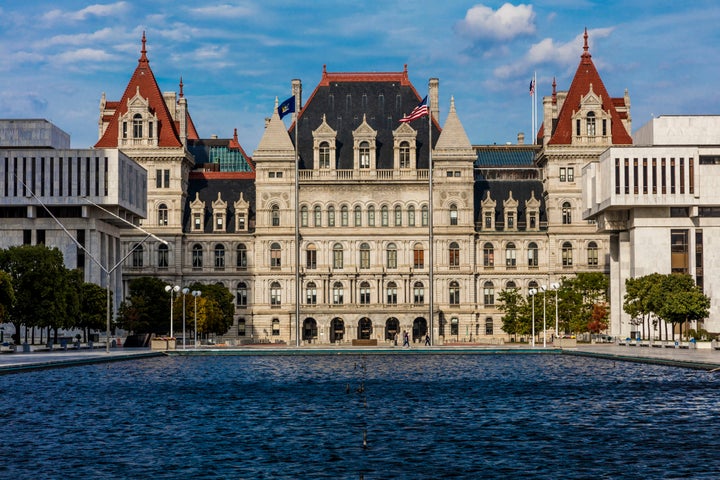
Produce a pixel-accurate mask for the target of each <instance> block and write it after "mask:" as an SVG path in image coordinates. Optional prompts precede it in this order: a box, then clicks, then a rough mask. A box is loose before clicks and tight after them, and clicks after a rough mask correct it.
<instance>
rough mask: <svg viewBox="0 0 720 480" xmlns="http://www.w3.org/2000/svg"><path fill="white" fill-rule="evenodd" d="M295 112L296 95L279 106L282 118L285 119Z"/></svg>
mask: <svg viewBox="0 0 720 480" xmlns="http://www.w3.org/2000/svg"><path fill="white" fill-rule="evenodd" d="M294 111H295V95H293V96H292V97H290V98H288V99H287V100H285V101H284V102H282V103H281V104H280V105H278V115H280V118H283V117H284V116H285V115H287V114H288V113H292V112H294Z"/></svg>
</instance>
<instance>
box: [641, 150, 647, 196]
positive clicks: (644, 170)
mask: <svg viewBox="0 0 720 480" xmlns="http://www.w3.org/2000/svg"><path fill="white" fill-rule="evenodd" d="M647 167H648V164H647V158H643V165H642V186H643V194H647V193H648V181H647V180H648V170H647Z"/></svg>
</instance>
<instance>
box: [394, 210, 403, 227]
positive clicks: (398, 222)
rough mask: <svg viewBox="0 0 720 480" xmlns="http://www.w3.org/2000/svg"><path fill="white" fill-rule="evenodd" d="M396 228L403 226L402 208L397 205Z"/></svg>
mask: <svg viewBox="0 0 720 480" xmlns="http://www.w3.org/2000/svg"><path fill="white" fill-rule="evenodd" d="M395 226H396V227H401V226H402V208H401V207H400V205H395Z"/></svg>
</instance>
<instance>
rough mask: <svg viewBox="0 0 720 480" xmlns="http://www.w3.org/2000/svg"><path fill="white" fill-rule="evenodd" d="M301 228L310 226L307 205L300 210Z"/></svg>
mask: <svg viewBox="0 0 720 480" xmlns="http://www.w3.org/2000/svg"><path fill="white" fill-rule="evenodd" d="M300 226H301V227H307V226H308V207H307V205H303V206H302V207H301V208H300Z"/></svg>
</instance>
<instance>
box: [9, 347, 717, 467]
mask: <svg viewBox="0 0 720 480" xmlns="http://www.w3.org/2000/svg"><path fill="white" fill-rule="evenodd" d="M719 375H720V373H709V372H704V371H696V370H688V369H681V368H671V367H663V366H653V365H644V364H636V363H622V362H614V361H608V360H598V359H589V358H581V357H569V356H562V355H408V356H405V355H392V356H390V355H388V356H385V355H369V356H349V355H347V356H346V355H336V356H333V355H327V356H218V357H207V356H203V357H163V358H152V359H145V360H137V361H128V362H118V363H109V364H101V365H90V366H82V367H74V368H66V369H54V370H46V371H37V372H30V373H23V374H16V375H5V376H2V377H0V401H1V405H2V408H1V414H0V415H1V419H2V430H1V431H2V436H1V441H2V447H3V448H2V461H0V476H2V477H3V478H61V477H66V478H179V477H185V478H231V479H256V478H268V479H270V478H272V479H275V478H277V479H305V478H307V479H318V478H321V479H359V478H364V479H388V478H392V479H410V478H412V479H418V478H427V479H435V478H458V479H461V478H462V479H476V478H517V477H524V478H548V479H550V478H576V479H581V478H582V479H595V478H607V479H615V478H643V479H645V478H720V460H718V459H717V458H716V454H717V452H718V448H719V447H720V435H719V434H720V428H718V427H719V426H720V422H719V421H718V408H719V407H720V391H719V389H718V387H720V376H719Z"/></svg>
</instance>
